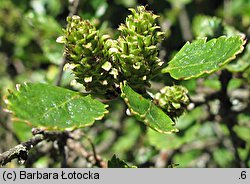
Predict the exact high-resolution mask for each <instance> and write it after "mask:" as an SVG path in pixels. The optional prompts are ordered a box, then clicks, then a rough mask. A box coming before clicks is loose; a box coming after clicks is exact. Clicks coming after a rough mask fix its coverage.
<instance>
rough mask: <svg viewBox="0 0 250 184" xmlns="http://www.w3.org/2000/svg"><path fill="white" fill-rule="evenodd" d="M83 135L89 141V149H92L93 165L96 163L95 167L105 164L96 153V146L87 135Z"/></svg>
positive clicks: (101, 166)
mask: <svg viewBox="0 0 250 184" xmlns="http://www.w3.org/2000/svg"><path fill="white" fill-rule="evenodd" d="M84 137H85V138H86V139H87V140H88V142H89V144H90V146H91V149H92V152H93V157H94V159H95V163H94V165H96V166H97V167H100V168H103V167H105V165H106V164H105V163H104V162H103V160H102V158H101V157H100V156H99V155H97V153H96V148H95V145H94V143H93V142H92V140H91V139H90V138H89V137H87V136H86V135H85V136H84Z"/></svg>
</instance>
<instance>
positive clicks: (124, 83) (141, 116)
mask: <svg viewBox="0 0 250 184" xmlns="http://www.w3.org/2000/svg"><path fill="white" fill-rule="evenodd" d="M125 85H127V82H126V81H124V82H123V83H121V84H120V86H121V91H122V94H121V97H122V98H123V99H124V101H125V103H126V105H127V106H128V108H129V110H130V112H131V114H132V115H135V116H138V117H140V118H141V121H143V123H144V124H145V125H147V126H148V127H150V128H152V129H153V130H155V131H157V132H159V133H162V134H172V133H176V132H179V130H178V129H177V128H175V127H173V128H175V129H173V130H171V131H163V130H161V129H158V128H156V127H152V126H151V125H150V123H149V121H148V120H147V119H146V115H147V114H148V113H149V112H150V110H151V108H152V106H153V105H154V104H153V102H152V101H150V104H149V108H148V110H147V111H146V113H145V114H142V115H141V114H140V113H139V112H136V111H134V110H133V109H132V107H131V105H130V103H129V99H128V98H127V97H126V94H125V93H124V91H123V89H122V88H123V87H122V86H125ZM159 110H161V109H159ZM171 125H172V126H173V125H175V123H174V122H173V123H172V124H171Z"/></svg>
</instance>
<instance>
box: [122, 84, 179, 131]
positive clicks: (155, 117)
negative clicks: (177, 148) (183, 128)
mask: <svg viewBox="0 0 250 184" xmlns="http://www.w3.org/2000/svg"><path fill="white" fill-rule="evenodd" d="M121 91H122V94H121V97H122V98H123V99H124V101H125V103H126V104H127V106H128V108H129V110H130V112H131V114H132V115H134V116H135V118H136V119H137V120H139V121H142V122H143V123H144V124H145V125H147V126H149V127H150V128H152V129H154V130H155V131H157V132H160V133H173V132H177V131H178V130H177V129H176V128H175V127H174V125H175V123H174V122H173V121H172V120H171V118H170V117H169V116H168V115H166V114H165V113H164V112H163V111H162V110H161V109H160V108H159V107H157V106H156V105H155V104H154V103H153V102H152V101H150V100H149V99H146V98H144V97H142V96H141V95H140V94H138V93H136V92H135V91H134V90H133V89H132V88H131V87H129V86H128V85H127V83H126V82H124V83H123V84H122V85H121Z"/></svg>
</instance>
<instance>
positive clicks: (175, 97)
mask: <svg viewBox="0 0 250 184" xmlns="http://www.w3.org/2000/svg"><path fill="white" fill-rule="evenodd" d="M187 93H188V90H187V89H186V88H185V87H183V86H165V87H164V88H162V89H161V90H160V92H158V93H156V94H155V95H154V102H155V104H157V105H158V106H160V107H161V108H162V109H163V111H165V112H166V113H167V114H168V115H169V116H170V117H171V118H176V117H179V116H180V115H182V113H183V112H184V110H185V109H186V108H187V106H188V104H189V98H188V96H187Z"/></svg>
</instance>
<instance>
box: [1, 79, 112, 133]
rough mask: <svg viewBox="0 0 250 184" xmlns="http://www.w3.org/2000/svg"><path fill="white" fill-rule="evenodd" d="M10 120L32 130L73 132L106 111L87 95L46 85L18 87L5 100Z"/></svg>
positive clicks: (30, 84) (91, 122)
mask: <svg viewBox="0 0 250 184" xmlns="http://www.w3.org/2000/svg"><path fill="white" fill-rule="evenodd" d="M6 103H7V108H8V110H9V111H11V112H13V114H14V117H15V118H14V119H13V120H17V121H21V122H25V123H27V124H29V125H31V126H33V127H39V128H42V127H44V128H46V129H59V130H65V129H74V128H81V127H85V126H90V125H92V124H93V123H94V121H95V120H100V119H102V118H103V116H104V114H105V113H107V112H108V111H107V110H106V109H105V108H106V106H105V105H104V104H102V103H101V102H99V101H97V100H94V99H92V98H91V96H90V95H88V96H82V95H81V94H80V93H77V92H74V91H71V90H68V89H65V88H61V87H57V86H52V85H48V84H40V83H37V84H32V83H28V84H24V85H18V86H17V91H15V92H11V93H10V94H9V95H8V96H7V99H6Z"/></svg>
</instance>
